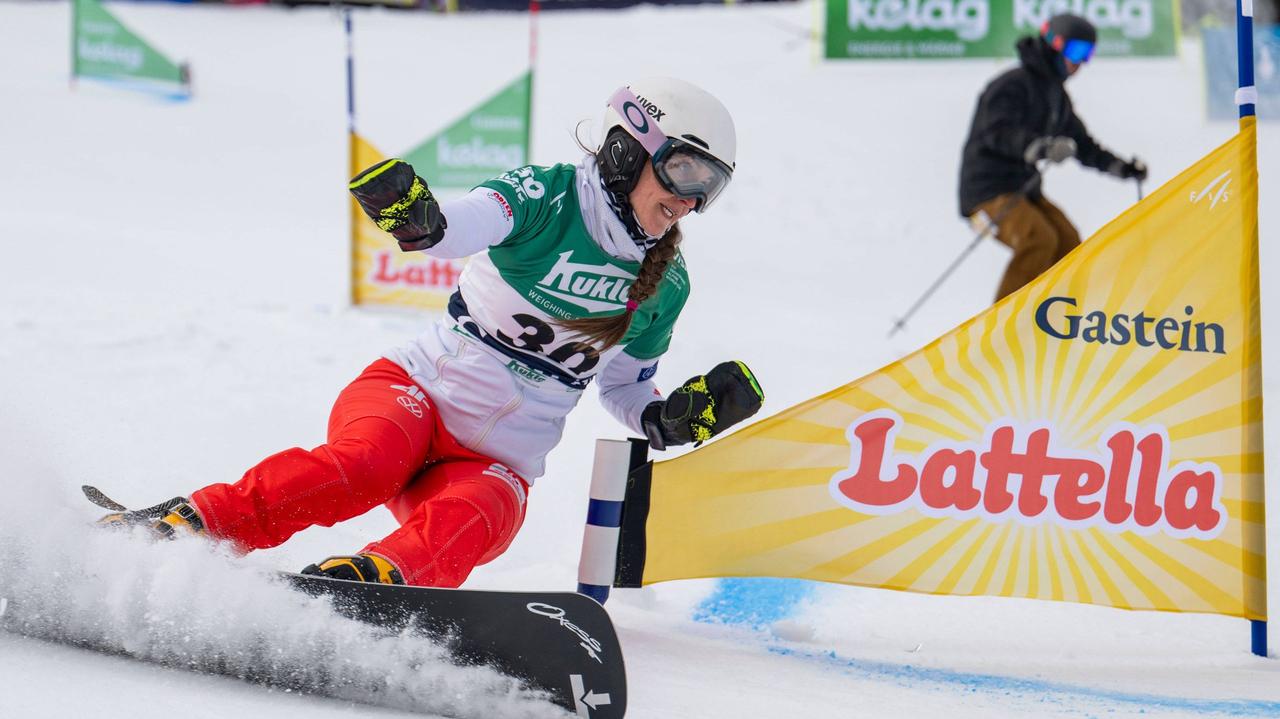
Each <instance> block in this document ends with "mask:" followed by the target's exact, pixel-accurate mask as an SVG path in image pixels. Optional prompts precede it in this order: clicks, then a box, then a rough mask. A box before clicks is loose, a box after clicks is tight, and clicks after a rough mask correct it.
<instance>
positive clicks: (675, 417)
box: [640, 362, 764, 449]
mask: <svg viewBox="0 0 1280 719" xmlns="http://www.w3.org/2000/svg"><path fill="white" fill-rule="evenodd" d="M763 402H764V390H761V389H760V383H758V382H756V378H755V375H753V374H751V370H749V369H747V366H746V365H745V364H743V363H741V362H721V363H720V364H718V365H716V366H715V367H714V368H712V370H711V371H710V372H708V373H706V374H705V375H698V376H697V377H690V378H689V380H688V381H687V382H685V383H684V384H682V385H680V388H679V389H677V390H676V391H675V392H672V393H671V394H670V395H668V396H667V398H666V400H664V401H661V402H653V403H651V404H650V405H649V406H648V407H645V409H644V413H643V414H641V415H640V424H641V426H643V427H644V433H645V434H646V435H647V436H648V437H649V446H651V447H653V448H654V449H666V448H667V447H675V446H678V445H682V444H688V443H690V442H697V443H698V444H702V443H703V442H705V441H707V440H709V439H711V438H712V437H714V436H716V435H717V434H720V433H721V432H723V431H725V430H726V429H728V428H729V427H732V426H733V425H735V424H737V423H739V422H741V421H742V420H744V419H746V418H748V417H750V416H751V415H753V414H755V413H756V412H757V411H759V410H760V405H761V404H762V403H763Z"/></svg>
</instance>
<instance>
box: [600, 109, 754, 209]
mask: <svg viewBox="0 0 1280 719" xmlns="http://www.w3.org/2000/svg"><path fill="white" fill-rule="evenodd" d="M609 107H612V108H613V109H614V110H615V111H616V112H617V113H618V115H619V116H621V117H622V119H623V120H624V121H625V122H626V123H627V125H629V127H628V128H627V130H628V131H629V132H630V133H631V135H632V136H633V137H635V138H636V139H637V140H638V141H639V142H640V145H641V146H642V147H644V149H645V150H646V151H647V152H648V153H649V157H650V158H651V162H652V163H653V172H654V174H655V175H656V176H657V178H658V183H659V184H661V185H662V187H663V189H665V190H666V191H667V192H670V193H671V194H673V195H675V196H677V197H681V198H684V199H688V200H694V201H695V202H696V204H695V205H694V207H693V209H694V211H695V212H703V211H705V210H706V209H707V208H708V207H710V206H711V203H713V202H715V200H716V198H717V197H719V196H720V193H722V192H724V188H726V187H728V186H729V180H731V179H733V168H731V167H729V166H728V165H726V164H725V163H724V162H723V161H721V160H719V159H718V158H715V157H712V156H711V155H710V154H708V153H706V152H705V151H703V150H702V149H701V148H699V147H698V146H696V145H694V144H693V143H690V142H686V141H684V140H680V139H676V138H674V137H667V136H666V134H665V133H664V132H663V131H662V129H661V128H660V127H658V123H657V122H655V121H653V120H651V119H650V118H649V114H648V112H646V111H645V109H644V107H643V106H642V105H641V104H640V101H639V100H638V99H637V98H636V96H635V94H634V93H632V92H631V90H629V89H627V88H625V87H624V88H621V89H620V90H618V91H617V92H615V93H614V94H613V97H612V98H610V99H609Z"/></svg>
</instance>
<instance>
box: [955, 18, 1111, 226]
mask: <svg viewBox="0 0 1280 719" xmlns="http://www.w3.org/2000/svg"><path fill="white" fill-rule="evenodd" d="M1017 48H1018V59H1019V60H1020V61H1021V65H1020V66H1019V67H1016V68H1013V69H1012V70H1009V71H1008V72H1005V73H1004V74H1002V75H1000V76H999V77H997V78H996V79H995V80H992V81H991V84H989V85H987V88H986V89H985V90H983V92H982V96H981V97H979V98H978V108H977V110H975V111H974V114H973V124H972V125H971V126H970V128H969V139H968V141H966V142H965V144H964V159H963V160H962V161H961V164H960V214H962V215H964V216H965V217H968V216H969V215H972V214H973V211H974V208H976V207H977V206H978V205H980V204H982V203H983V202H986V201H987V200H990V199H992V198H994V197H999V196H1000V195H1003V194H1006V193H1009V192H1017V191H1018V190H1019V189H1022V187H1023V186H1024V185H1025V184H1026V183H1027V182H1028V181H1029V180H1030V179H1031V178H1032V177H1033V176H1034V175H1035V168H1034V167H1033V166H1031V165H1028V164H1027V163H1026V161H1024V160H1023V159H1022V156H1023V153H1025V152H1026V149H1027V145H1030V144H1031V141H1032V140H1034V139H1035V138H1037V137H1045V136H1052V135H1066V136H1068V137H1070V138H1072V139H1074V140H1075V141H1076V146H1077V148H1078V149H1077V152H1076V159H1078V160H1079V161H1080V164H1082V165H1086V166H1088V167H1093V168H1096V169H1099V170H1106V169H1107V168H1108V167H1109V166H1110V165H1111V163H1112V162H1113V161H1114V160H1115V159H1116V156H1115V155H1113V154H1111V153H1110V152H1108V151H1107V150H1105V149H1103V148H1102V147H1099V146H1098V143H1096V142H1094V141H1093V138H1092V137H1089V133H1088V132H1087V131H1086V130H1085V128H1084V123H1082V122H1080V118H1078V117H1076V114H1075V112H1074V111H1073V110H1072V109H1071V98H1070V97H1068V96H1067V91H1066V88H1064V87H1063V80H1064V79H1065V78H1064V76H1063V74H1062V73H1061V72H1060V71H1059V70H1058V69H1057V68H1056V67H1055V65H1057V64H1058V63H1059V62H1060V61H1059V59H1058V56H1057V55H1058V54H1057V52H1056V51H1055V50H1053V49H1052V48H1050V47H1049V46H1048V45H1046V44H1045V42H1044V41H1043V40H1041V39H1040V38H1038V37H1025V38H1022V39H1021V40H1019V41H1018V45H1017ZM1028 194H1029V195H1030V196H1031V197H1032V198H1038V197H1040V186H1039V183H1038V182H1037V183H1035V184H1034V186H1033V187H1032V189H1031V191H1030V192H1029V193H1028Z"/></svg>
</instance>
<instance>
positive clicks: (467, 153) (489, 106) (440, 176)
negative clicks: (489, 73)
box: [401, 70, 533, 190]
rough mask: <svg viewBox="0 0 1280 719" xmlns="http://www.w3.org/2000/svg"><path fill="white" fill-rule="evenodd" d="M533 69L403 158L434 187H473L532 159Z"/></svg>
mask: <svg viewBox="0 0 1280 719" xmlns="http://www.w3.org/2000/svg"><path fill="white" fill-rule="evenodd" d="M532 89H533V71H532V70H530V71H527V72H525V73H524V74H523V75H521V76H520V77H519V78H517V79H516V80H515V81H514V82H512V83H511V84H510V85H507V86H506V87H505V88H503V89H502V90H500V91H499V92H498V93H497V94H496V95H494V96H493V97H490V98H489V99H488V100H485V101H484V102H483V103H481V104H480V105H479V106H478V107H476V108H475V109H474V110H472V111H471V112H469V113H467V114H466V115H465V116H463V117H462V119H460V120H458V121H457V122H455V123H453V124H452V125H450V126H449V127H447V128H445V129H444V130H443V131H442V132H440V133H439V134H437V135H435V136H434V137H431V138H429V139H428V140H427V141H426V142H423V143H422V144H421V145H419V146H417V147H415V148H414V149H412V150H410V151H409V152H408V153H406V154H404V155H402V156H401V158H402V159H403V160H405V161H406V162H408V163H409V164H410V165H413V168H414V169H415V170H417V171H418V174H419V175H421V176H422V177H426V178H428V182H430V183H431V186H432V187H437V188H446V187H447V188H462V189H467V190H469V189H471V188H472V187H475V186H476V185H478V184H480V183H481V182H484V181H485V180H491V179H493V178H494V177H497V176H498V175H500V174H502V173H504V172H507V171H508V170H510V169H511V168H513V167H521V166H523V165H525V164H527V163H528V158H529V114H530V101H531V98H532V97H533V93H532Z"/></svg>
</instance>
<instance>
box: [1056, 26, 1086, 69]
mask: <svg viewBox="0 0 1280 719" xmlns="http://www.w3.org/2000/svg"><path fill="white" fill-rule="evenodd" d="M1044 39H1045V40H1046V41H1048V43H1049V45H1050V46H1051V47H1053V49H1054V50H1057V51H1058V53H1059V54H1061V55H1062V57H1063V58H1065V59H1067V60H1070V61H1071V62H1072V63H1074V64H1076V65H1083V64H1084V63H1086V62H1089V58H1091V57H1093V50H1094V47H1095V44H1094V43H1091V42H1089V41H1088V40H1066V39H1063V37H1062V36H1061V35H1054V34H1053V33H1052V32H1050V31H1049V28H1048V23H1045V28H1044Z"/></svg>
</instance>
